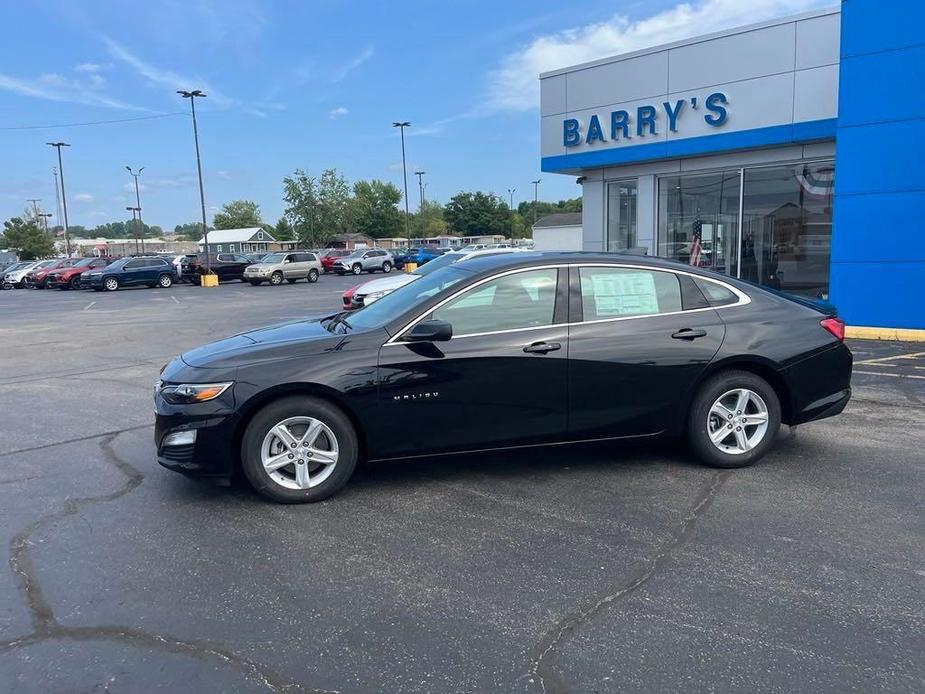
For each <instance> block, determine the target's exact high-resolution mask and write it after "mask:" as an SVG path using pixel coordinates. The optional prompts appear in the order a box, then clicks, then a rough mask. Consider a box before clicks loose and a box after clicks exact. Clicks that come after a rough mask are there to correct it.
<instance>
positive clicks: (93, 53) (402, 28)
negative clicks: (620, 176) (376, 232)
mask: <svg viewBox="0 0 925 694" xmlns="http://www.w3.org/2000/svg"><path fill="white" fill-rule="evenodd" d="M833 2H834V0H824V1H820V0H689V1H688V2H686V3H678V2H677V1H676V0H645V1H644V2H643V1H637V0H621V1H615V2H605V1H604V0H599V1H598V2H596V3H593V4H591V5H581V6H579V5H575V4H572V3H563V2H561V0H558V1H556V2H552V1H547V0H532V1H531V2H529V3H528V2H520V1H517V2H497V1H482V0H469V1H467V2H459V3H434V2H418V1H416V0H409V1H408V2H405V3H401V4H396V3H384V2H382V3H380V2H369V1H368V0H367V1H366V2H347V1H344V2H338V1H335V0H316V1H314V2H295V1H292V0H290V1H289V2H282V1H279V2H273V1H270V0H267V1H258V0H149V1H148V2H143V3H125V2H108V1H105V0H99V1H95V2H90V1H89V0H84V1H83V2H78V1H73V0H58V1H56V0H46V1H44V2H29V3H3V6H2V8H0V24H2V26H4V27H6V29H7V31H6V32H5V33H4V41H3V43H2V46H0V56H2V59H0V219H7V218H9V217H11V216H14V215H20V214H22V211H23V209H24V208H25V207H26V205H27V204H28V203H27V200H28V199H30V198H39V199H41V201H42V202H41V203H39V204H40V205H41V206H42V207H43V208H44V209H46V210H47V211H49V212H54V211H55V186H54V178H53V174H52V166H54V165H55V164H56V163H57V159H56V154H55V150H54V149H53V148H51V147H48V146H46V145H45V143H46V142H48V141H65V142H67V143H69V144H70V145H71V147H69V148H64V149H63V150H62V152H63V157H64V174H65V186H66V187H65V191H66V194H67V201H68V220H69V223H70V224H71V225H75V224H79V225H83V226H86V227H93V226H96V225H98V224H101V223H105V222H109V221H115V220H122V219H125V218H127V217H130V213H128V212H126V211H125V208H126V206H129V205H134V203H135V198H134V183H133V179H132V178H131V176H130V175H129V173H128V172H127V171H126V170H125V167H126V166H132V167H134V168H136V169H137V167H142V166H143V167H144V171H143V172H142V174H141V177H140V179H139V180H140V181H141V198H142V199H141V206H142V208H143V210H144V211H143V216H144V219H145V222H147V223H149V224H158V225H160V226H162V227H164V228H165V229H172V228H173V227H174V226H175V225H177V224H182V223H186V222H191V221H195V220H196V219H198V218H199V196H198V188H197V185H196V160H195V151H194V148H193V132H192V122H191V119H190V117H189V101H188V100H186V99H181V98H180V97H179V96H178V95H177V94H176V93H175V92H176V90H177V89H187V90H192V89H201V90H202V91H204V92H205V93H206V94H207V95H208V96H207V98H205V99H203V100H200V101H198V102H197V117H198V122H199V131H200V146H201V151H202V168H203V179H204V187H205V199H206V207H207V213H208V217H209V221H210V222H211V217H212V214H213V213H214V212H215V211H217V210H218V209H220V207H221V206H222V205H223V204H224V203H226V202H228V201H230V200H234V199H242V198H244V199H250V200H254V201H256V202H257V203H259V204H260V206H261V210H262V213H263V217H264V220H265V221H268V222H270V223H275V222H276V220H277V219H278V218H279V216H280V215H281V214H282V213H283V209H284V202H283V200H282V183H281V181H282V178H283V177H284V176H287V175H289V174H291V173H292V172H293V171H294V170H295V169H296V168H301V169H304V170H305V171H306V172H308V173H309V174H311V175H318V174H320V173H321V171H322V170H323V169H325V168H329V167H335V168H337V169H338V171H340V172H341V173H343V174H344V175H345V176H346V177H347V179H348V181H351V182H352V181H354V180H356V179H361V178H362V179H372V178H378V179H382V180H388V181H392V182H393V183H395V184H396V185H398V186H399V188H401V187H402V169H401V146H400V141H399V136H398V131H397V129H395V128H393V127H392V122H393V121H396V120H402V121H410V122H411V124H412V125H411V127H410V128H408V129H407V130H406V131H405V132H406V138H405V147H406V153H407V165H408V167H407V168H408V177H409V180H408V187H409V203H410V205H411V208H412V209H414V208H415V207H416V206H417V205H418V204H419V201H420V197H419V193H418V187H417V178H416V177H415V176H414V175H413V173H412V172H414V171H418V170H423V171H425V172H426V174H425V175H424V181H425V182H426V183H427V187H426V189H425V195H426V198H427V199H428V200H437V201H440V202H446V201H447V200H448V199H449V198H450V197H452V196H453V195H455V194H456V193H457V192H459V191H462V190H465V191H474V190H483V191H487V192H494V193H496V194H498V195H500V196H503V197H504V198H505V199H508V189H509V188H514V189H516V191H515V193H514V204H515V205H516V204H517V203H518V202H519V201H521V200H525V199H532V198H533V186H532V185H531V183H530V181H532V180H535V179H537V178H541V181H542V182H541V183H540V198H541V199H546V200H558V199H562V198H569V197H576V196H578V195H580V192H581V191H580V188H579V187H578V186H577V185H576V183H575V179H574V177H570V176H563V175H557V174H545V175H543V174H541V173H540V170H539V166H540V152H539V81H538V75H539V73H540V72H543V71H545V70H552V69H556V68H560V67H566V66H568V65H573V64H576V63H580V62H585V61H589V60H595V59H598V58H603V57H607V56H610V55H616V54H619V53H623V52H628V51H632V50H638V49H640V48H644V47H647V46H655V45H659V44H662V43H667V42H670V41H676V40H679V39H683V38H687V37H690V36H697V35H701V34H705V33H709V32H712V31H718V30H721V29H724V28H729V27H734V26H740V25H743V24H748V23H751V22H756V21H763V20H766V19H770V18H774V17H779V16H785V15H788V14H793V13H796V12H801V11H805V10H810V9H815V8H818V7H824V6H829V5H831V4H833ZM579 7H580V8H582V9H580V10H579ZM589 10H590V12H589ZM111 121H121V122H111ZM84 123H97V124H95V125H74V124H84Z"/></svg>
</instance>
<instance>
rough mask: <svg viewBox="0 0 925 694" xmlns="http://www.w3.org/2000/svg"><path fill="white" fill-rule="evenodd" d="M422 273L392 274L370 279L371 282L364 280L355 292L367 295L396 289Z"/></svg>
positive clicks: (412, 280) (355, 293)
mask: <svg viewBox="0 0 925 694" xmlns="http://www.w3.org/2000/svg"><path fill="white" fill-rule="evenodd" d="M419 277H420V275H390V276H388V277H381V278H379V279H377V280H370V281H369V282H364V283H363V284H361V285H360V286H359V287H357V288H356V289H355V290H354V291H353V294H354V296H356V295H357V294H362V295H363V296H366V295H367V294H372V293H373V292H388V291H394V290H396V289H398V288H399V287H404V286H405V285H406V284H408V283H410V282H414V280H416V279H418V278H419Z"/></svg>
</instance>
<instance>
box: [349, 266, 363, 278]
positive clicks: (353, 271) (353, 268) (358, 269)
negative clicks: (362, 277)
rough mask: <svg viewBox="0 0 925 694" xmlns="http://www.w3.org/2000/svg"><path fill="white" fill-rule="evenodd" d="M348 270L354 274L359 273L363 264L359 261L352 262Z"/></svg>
mask: <svg viewBox="0 0 925 694" xmlns="http://www.w3.org/2000/svg"><path fill="white" fill-rule="evenodd" d="M350 272H352V273H353V274H354V275H359V274H360V273H361V272H363V266H362V265H360V264H359V263H354V264H353V267H351V268H350Z"/></svg>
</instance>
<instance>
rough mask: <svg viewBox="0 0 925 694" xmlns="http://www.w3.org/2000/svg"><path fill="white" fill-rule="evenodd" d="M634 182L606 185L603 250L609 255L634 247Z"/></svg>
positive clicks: (616, 182) (635, 187) (635, 189)
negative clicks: (605, 218)
mask: <svg viewBox="0 0 925 694" xmlns="http://www.w3.org/2000/svg"><path fill="white" fill-rule="evenodd" d="M636 192H637V185H636V181H635V180H633V181H614V182H613V183H608V184H607V230H606V235H607V238H606V239H605V244H604V246H605V248H606V250H607V251H608V252H609V253H618V252H620V251H626V250H628V249H630V248H634V247H635V246H636Z"/></svg>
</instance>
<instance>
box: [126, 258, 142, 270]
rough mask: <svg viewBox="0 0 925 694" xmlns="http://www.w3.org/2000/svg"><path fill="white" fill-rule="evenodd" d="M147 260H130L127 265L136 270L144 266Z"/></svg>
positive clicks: (128, 267)
mask: <svg viewBox="0 0 925 694" xmlns="http://www.w3.org/2000/svg"><path fill="white" fill-rule="evenodd" d="M144 266H145V261H143V260H130V261H128V262H127V263H126V264H125V267H126V268H127V269H129V270H134V269H135V268H139V267H144Z"/></svg>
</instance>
